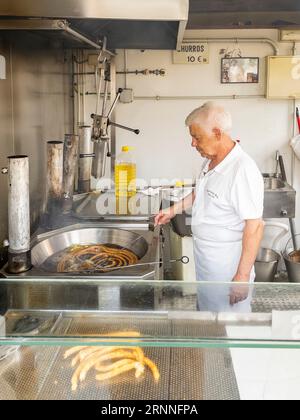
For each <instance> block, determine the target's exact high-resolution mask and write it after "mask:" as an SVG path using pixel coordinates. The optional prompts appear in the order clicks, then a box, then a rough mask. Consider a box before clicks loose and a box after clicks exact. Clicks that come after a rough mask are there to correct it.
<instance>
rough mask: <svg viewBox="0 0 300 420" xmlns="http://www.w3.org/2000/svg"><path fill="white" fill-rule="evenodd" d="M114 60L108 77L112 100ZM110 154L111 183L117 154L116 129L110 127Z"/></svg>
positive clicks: (115, 85)
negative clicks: (109, 78)
mask: <svg viewBox="0 0 300 420" xmlns="http://www.w3.org/2000/svg"><path fill="white" fill-rule="evenodd" d="M116 71H117V70H116V60H115V59H112V60H111V62H110V77H111V85H110V97H111V98H114V97H115V95H116V93H117V80H116V79H117V76H116ZM115 116H116V113H115V111H114V112H113V114H112V115H111V119H112V120H113V121H115ZM110 153H111V164H110V168H111V173H110V177H111V180H112V181H113V180H114V178H115V163H116V153H117V137H116V127H114V126H111V127H110Z"/></svg>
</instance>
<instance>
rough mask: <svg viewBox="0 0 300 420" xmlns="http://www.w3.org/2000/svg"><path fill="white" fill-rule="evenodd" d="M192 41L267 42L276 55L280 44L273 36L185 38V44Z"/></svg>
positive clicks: (217, 42) (209, 42) (218, 42)
mask: <svg viewBox="0 0 300 420" xmlns="http://www.w3.org/2000/svg"><path fill="white" fill-rule="evenodd" d="M192 42H203V43H208V44H214V43H216V44H222V43H223V44H224V43H226V42H232V43H236V44H238V43H249V44H251V43H265V44H269V45H271V46H272V48H273V50H274V53H275V55H278V54H279V46H278V44H277V42H276V41H273V39H271V38H203V39H198V38H193V39H190V38H187V39H184V40H183V44H188V43H192Z"/></svg>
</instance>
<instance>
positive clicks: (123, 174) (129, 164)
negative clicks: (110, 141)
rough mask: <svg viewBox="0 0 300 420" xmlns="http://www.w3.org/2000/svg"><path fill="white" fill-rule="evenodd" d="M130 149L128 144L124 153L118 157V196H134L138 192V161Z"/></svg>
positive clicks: (123, 149) (116, 180)
mask: <svg viewBox="0 0 300 420" xmlns="http://www.w3.org/2000/svg"><path fill="white" fill-rule="evenodd" d="M130 150H131V149H130V148H129V147H128V146H124V147H123V148H122V153H121V154H120V155H119V156H118V157H117V159H116V166H115V191H116V197H133V196H134V195H135V194H136V163H135V162H134V159H133V157H132V156H131V153H130Z"/></svg>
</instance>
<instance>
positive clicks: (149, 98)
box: [89, 93, 266, 101]
mask: <svg viewBox="0 0 300 420" xmlns="http://www.w3.org/2000/svg"><path fill="white" fill-rule="evenodd" d="M89 94H91V93H89ZM209 99H232V100H236V99H266V96H265V95H207V96H159V95H157V96H135V97H134V100H140V101H179V100H183V101H187V100H188V101H198V100H209Z"/></svg>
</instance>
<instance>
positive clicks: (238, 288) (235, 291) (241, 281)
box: [229, 275, 249, 306]
mask: <svg viewBox="0 0 300 420" xmlns="http://www.w3.org/2000/svg"><path fill="white" fill-rule="evenodd" d="M248 282H249V277H248V276H246V277H244V278H242V277H241V276H238V275H237V276H235V278H234V279H233V284H232V286H231V289H230V297H229V298H230V305H231V306H234V305H236V304H237V303H240V302H244V300H246V299H248V296H249V284H247V283H248Z"/></svg>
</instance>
